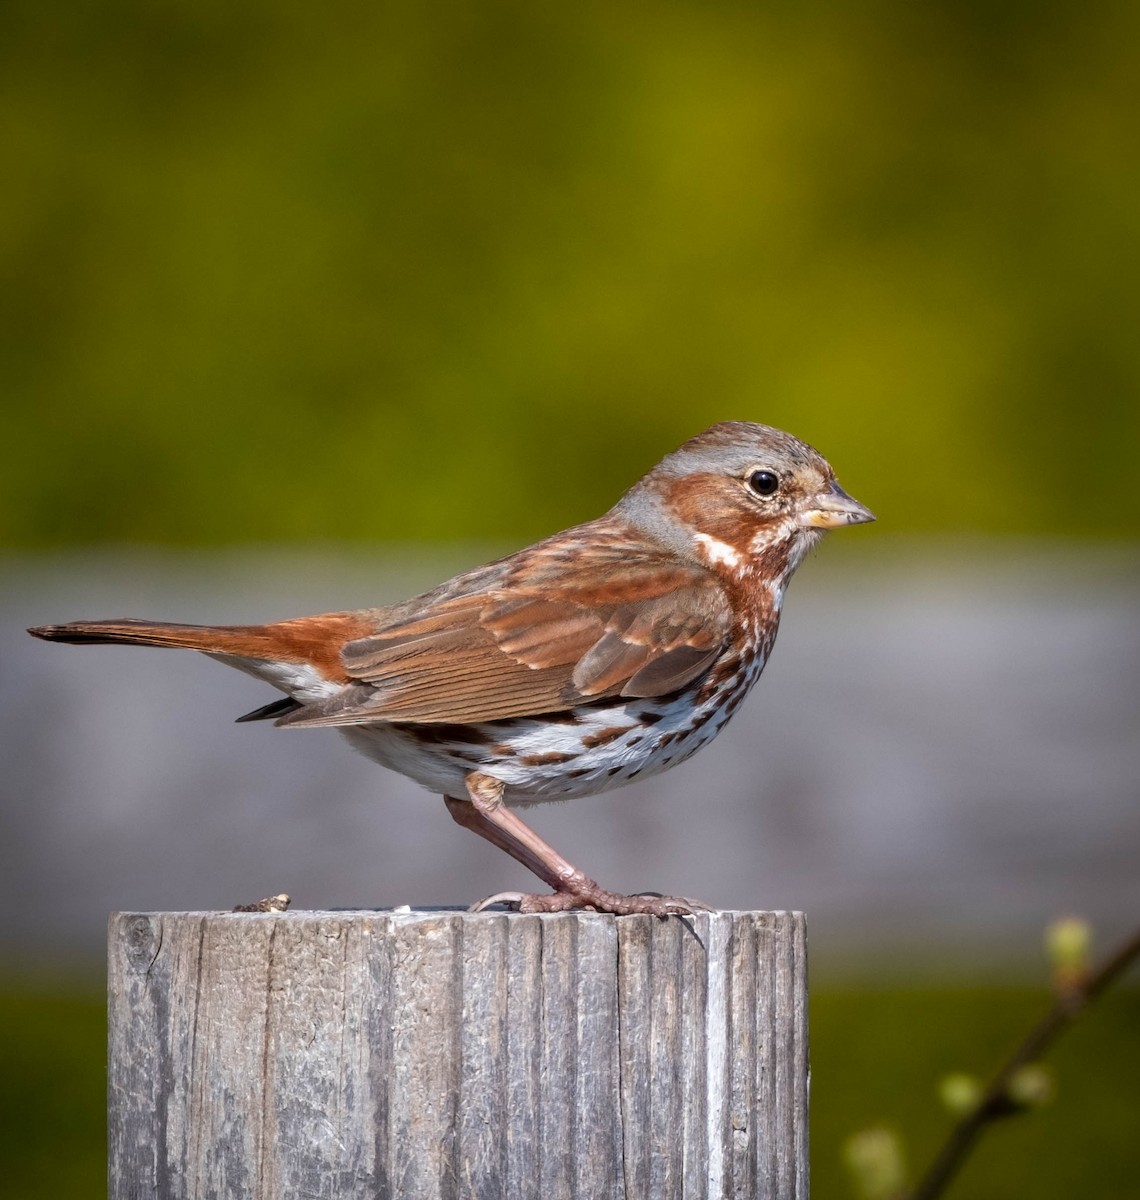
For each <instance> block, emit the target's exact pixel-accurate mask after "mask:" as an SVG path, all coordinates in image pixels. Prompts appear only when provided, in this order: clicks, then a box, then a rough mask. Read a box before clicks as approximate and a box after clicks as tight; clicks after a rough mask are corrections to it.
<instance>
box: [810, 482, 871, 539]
mask: <svg viewBox="0 0 1140 1200" xmlns="http://www.w3.org/2000/svg"><path fill="white" fill-rule="evenodd" d="M874 519H875V514H874V513H873V512H872V511H871V510H870V509H869V508H865V507H864V506H863V505H862V504H860V503H859V501H858V500H854V499H852V497H850V496H849V495H848V494H847V493H846V492H845V491H844V490H843V489H842V488H841V487H840V486H839V484H838V483H836V482H835V480H834V479H833V480H832V481H831V482H830V483H829V484H828V485H827V487H826V488H824V490H823V491H822V492H820V493H819V494H818V495H817V496H813V497H812V499H811V500H809V501H808V503H807V506H806V507H805V508H804V511H803V512H801V513H800V524H801V525H805V526H811V527H813V528H815V529H838V528H840V526H843V525H862V524H864V523H865V522H867V521H873V520H874Z"/></svg>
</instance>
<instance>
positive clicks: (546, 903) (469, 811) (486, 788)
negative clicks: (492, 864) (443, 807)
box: [444, 771, 703, 917]
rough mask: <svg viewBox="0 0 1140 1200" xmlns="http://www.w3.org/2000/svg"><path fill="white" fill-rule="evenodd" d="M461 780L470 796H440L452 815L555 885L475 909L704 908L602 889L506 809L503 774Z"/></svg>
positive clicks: (656, 912)
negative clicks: (544, 891)
mask: <svg viewBox="0 0 1140 1200" xmlns="http://www.w3.org/2000/svg"><path fill="white" fill-rule="evenodd" d="M465 782H466V784H467V794H468V797H469V799H467V800H460V799H458V798H456V797H455V796H445V797H444V801H445V803H446V804H447V809H448V812H450V813H451V815H452V817H453V818H454V820H455V821H457V822H458V823H459V824H460V825H462V826H463V827H464V828H466V829H470V830H471V831H472V832H474V833H477V834H478V835H479V836H480V837H482V838H485V839H486V840H487V841H489V842H490V843H491V844H492V845H494V846H498V847H499V849H500V850H505V851H506V852H507V853H508V854H509V855H510V856H511V857H512V858H514V859H516V860H517V861H518V862H520V863H522V865H523V866H524V867H526V868H527V870H529V871H533V872H534V874H535V875H537V876H538V877H539V879H541V880H542V881H543V882H544V883H547V884H549V885H550V887H552V888H553V889H554V893H553V895H549V896H547V895H531V894H528V893H524V892H501V893H499V894H498V895H496V896H488V897H487V899H486V900H482V901H480V902H479V904H477V905H475V908H476V910H478V909H480V908H483V907H485V906H486V905H488V904H496V903H500V902H503V903H512V904H517V905H518V908H519V911H520V912H564V911H566V910H567V909H572V908H588V909H593V910H595V911H597V912H609V913H617V914H618V915H625V914H627V913H650V914H651V915H653V916H658V917H665V916H668V915H669V914H670V913H690V912H692V911H693V909H694V908H700V907H703V906H701V905H696V904H694V903H693V902H692V901H688V900H684V899H681V898H679V897H676V896H649V895H643V896H624V895H622V894H620V893H619V892H608V891H606V889H605V888H603V887H600V886H599V885H598V884H597V883H595V882H594V880H592V879H591V878H590V877H589V876H588V875H586V874H585V873H584V872H583V871H580V870H579V869H578V868H577V867H575V866H574V865H573V864H572V863H570V862H568V861H567V860H566V859H565V858H563V857H562V855H561V854H559V853H558V851H557V850H555V849H554V847H553V846H551V845H550V844H549V843H547V842H544V841H543V840H542V838H540V837H539V836H538V834H537V833H535V831H534V830H533V829H531V827H530V826H529V825H528V824H527V823H526V822H525V821H523V820H522V818H521V817H519V816H518V815H517V814H515V813H513V812H512V811H511V810H510V809H509V808H507V806H506V805H505V804H504V803H503V789H504V784H503V781H502V780H501V779H495V778H494V777H493V776H491V775H484V774H482V772H479V771H473V772H472V773H471V774H470V775H468V776H467V778H466V780H465Z"/></svg>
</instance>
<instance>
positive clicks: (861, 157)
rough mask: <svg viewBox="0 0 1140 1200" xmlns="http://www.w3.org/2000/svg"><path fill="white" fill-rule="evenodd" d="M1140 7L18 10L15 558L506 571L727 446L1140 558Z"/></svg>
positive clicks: (12, 95) (2, 362)
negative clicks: (305, 549)
mask: <svg viewBox="0 0 1140 1200" xmlns="http://www.w3.org/2000/svg"><path fill="white" fill-rule="evenodd" d="M1138 39H1140V8H1137V7H1136V6H1135V5H1129V4H1124V3H1122V2H1111V0H1110V2H1106V0H1100V2H1094V3H1093V4H1091V5H1081V6H1073V5H1066V4H1060V3H1052V4H1050V3H1046V4H1039V5H1025V4H1012V5H1010V4H1007V5H993V4H982V3H966V4H960V5H956V6H933V5H918V6H916V5H914V4H910V3H905V2H904V0H878V2H877V3H873V4H870V5H862V6H851V5H843V4H838V3H835V2H834V0H832V2H830V3H829V2H826V0H825V2H824V3H820V4H813V5H806V6H800V7H796V6H786V5H778V4H769V5H741V4H738V3H732V2H728V0H721V2H718V3H702V4H695V3H691V2H687V0H672V2H668V0H667V2H665V3H659V2H655V3H652V4H649V3H632V4H626V5H618V6H616V7H615V6H613V5H608V4H602V3H599V2H597V0H586V2H585V3H582V4H575V5H533V4H519V3H517V2H509V0H478V2H477V3H476V2H474V0H471V2H464V0H460V2H457V3H454V4H448V5H446V6H438V5H422V4H408V3H395V4H383V5H377V4H374V3H364V2H363V0H333V3H331V4H328V5H323V6H320V7H319V8H316V7H311V8H305V7H299V6H296V5H280V4H274V3H268V2H267V0H250V2H249V3H244V4H239V5H234V4H224V3H221V2H220V0H195V2H194V3H189V2H188V0H172V2H170V3H164V4H160V5H155V4H152V3H142V2H141V0H87V2H86V3H75V4H67V5H35V4H31V3H27V2H17V3H12V4H9V5H6V6H4V10H3V13H2V14H0V117H2V119H3V123H4V130H5V135H4V137H3V138H2V139H0V170H2V173H3V177H4V179H5V188H4V198H3V201H2V202H0V278H2V280H3V287H2V288H0V305H2V308H3V312H2V314H0V317H2V319H0V370H2V372H3V378H4V380H5V383H4V391H5V404H4V408H5V417H4V428H3V429H0V434H3V440H4V444H5V446H6V450H7V453H6V454H5V463H4V470H3V471H0V544H4V543H7V544H9V545H23V546H42V545H52V544H61V543H71V542H80V541H91V540H99V539H116V540H125V541H152V542H172V543H210V542H227V541H237V542H243V541H249V540H252V539H298V538H329V537H346V538H369V539H372V538H417V539H420V538H446V539H455V538H470V537H476V536H478V537H503V538H512V539H518V538H523V537H529V536H533V535H537V534H540V533H543V532H547V531H550V530H551V529H553V528H555V527H557V526H558V525H560V524H564V523H568V522H571V521H574V520H578V519H583V518H586V517H589V516H593V515H595V514H596V513H598V512H599V511H601V510H603V509H604V508H605V507H607V506H608V505H609V504H610V503H611V502H612V501H613V500H614V499H615V498H616V495H617V494H618V493H619V492H620V490H621V489H622V488H623V487H624V486H626V485H627V484H628V483H629V482H631V481H632V479H633V478H634V477H635V476H636V474H637V473H638V472H639V471H641V470H642V469H643V468H645V467H647V466H649V465H650V464H651V463H652V462H653V461H654V460H655V459H656V458H657V457H658V456H659V455H660V454H661V453H662V452H663V451H665V450H667V449H670V448H672V446H673V445H674V444H676V443H677V442H678V441H679V440H681V439H682V438H684V437H685V436H688V435H689V434H691V433H693V432H695V431H696V430H698V429H700V428H701V427H703V426H704V425H706V424H708V423H709V422H711V421H713V420H717V419H722V418H724V417H729V416H731V417H744V418H750V419H757V420H765V421H768V422H770V423H773V424H777V425H782V426H785V427H788V428H791V429H792V430H793V431H794V432H797V433H799V434H801V435H803V436H805V437H807V438H808V439H809V440H813V441H815V442H817V443H818V444H819V445H820V447H821V449H823V450H824V452H825V453H826V454H828V455H829V457H831V458H832V459H833V460H834V461H835V462H836V463H837V464H838V467H839V470H840V476H841V478H842V479H843V481H844V482H845V484H847V486H849V488H850V489H851V490H852V492H853V493H854V494H855V495H857V496H859V497H861V498H862V499H864V500H865V501H866V502H867V503H868V504H869V505H871V507H873V508H874V509H875V510H876V512H878V513H879V515H880V517H882V518H883V519H884V520H885V521H886V522H887V523H888V525H889V528H891V529H895V530H923V529H937V528H940V529H955V530H982V531H995V532H996V531H1017V532H1051V533H1056V532H1061V533H1075V534H1094V535H1101V534H1103V533H1105V532H1112V531H1117V532H1131V531H1132V529H1133V524H1134V518H1133V515H1132V507H1133V506H1132V503H1131V501H1132V496H1131V486H1132V485H1131V478H1132V475H1133V463H1132V459H1133V455H1134V453H1135V444H1136V440H1137V434H1138V433H1140V405H1138V404H1137V403H1136V395H1137V383H1138V381H1140V340H1138V339H1137V338H1136V336H1135V319H1134V315H1133V312H1134V301H1133V296H1134V292H1135V279H1136V277H1137V274H1138V266H1140V262H1138V258H1140V253H1138V248H1140V239H1138V237H1137V233H1138V229H1137V226H1138V224H1140V208H1138V206H1137V205H1136V202H1135V197H1136V195H1137V193H1138V191H1140V186H1138V185H1140V180H1138V179H1137V173H1138V162H1140V160H1138V159H1137V156H1136V155H1135V154H1134V153H1133V152H1132V151H1133V148H1134V147H1135V145H1136V144H1137V140H1138V138H1137V134H1138V132H1140V131H1138V130H1137V125H1138V123H1140V107H1138V106H1137V105H1136V104H1135V103H1134V102H1133V87H1134V79H1135V74H1136V51H1135V47H1136V45H1137V44H1138Z"/></svg>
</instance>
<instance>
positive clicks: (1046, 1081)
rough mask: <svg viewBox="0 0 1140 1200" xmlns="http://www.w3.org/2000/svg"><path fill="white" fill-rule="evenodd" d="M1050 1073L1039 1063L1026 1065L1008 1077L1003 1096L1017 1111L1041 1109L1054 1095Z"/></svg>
mask: <svg viewBox="0 0 1140 1200" xmlns="http://www.w3.org/2000/svg"><path fill="white" fill-rule="evenodd" d="M1056 1091H1057V1088H1056V1085H1055V1084H1054V1083H1053V1075H1052V1072H1051V1071H1050V1070H1049V1069H1048V1067H1045V1066H1043V1065H1042V1064H1041V1063H1027V1064H1026V1065H1025V1066H1024V1067H1018V1069H1017V1070H1016V1071H1014V1073H1013V1074H1012V1075H1011V1076H1010V1080H1009V1085H1008V1086H1007V1087H1006V1089H1005V1094H1006V1095H1007V1096H1008V1097H1009V1100H1010V1103H1011V1104H1014V1105H1016V1106H1017V1107H1018V1108H1019V1109H1026V1108H1042V1107H1044V1105H1046V1104H1048V1103H1049V1102H1050V1101H1051V1100H1052V1099H1053V1097H1054V1095H1055V1094H1056Z"/></svg>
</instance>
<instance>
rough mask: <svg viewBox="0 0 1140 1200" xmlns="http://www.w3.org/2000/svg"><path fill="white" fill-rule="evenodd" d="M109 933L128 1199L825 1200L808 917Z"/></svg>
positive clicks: (226, 921)
mask: <svg viewBox="0 0 1140 1200" xmlns="http://www.w3.org/2000/svg"><path fill="white" fill-rule="evenodd" d="M109 935H110V938H109V940H110V975H109V991H110V1080H109V1103H110V1121H109V1125H110V1129H109V1136H110V1196H111V1200H127V1198H128V1197H131V1198H136V1197H137V1198H139V1200H141V1198H143V1197H145V1198H146V1200H168V1198H172V1197H179V1198H186V1200H195V1198H199V1197H201V1198H203V1200H204V1198H205V1197H242V1198H245V1197H248V1198H251V1200H291V1198H293V1197H329V1198H330V1200H355V1198H356V1197H362V1198H363V1197H369V1198H379V1200H387V1198H389V1197H391V1198H393V1200H395V1198H398V1197H399V1198H404V1197H406V1198H407V1200H433V1198H435V1197H440V1198H455V1200H459V1198H461V1197H462V1198H470V1200H494V1198H497V1197H502V1198H503V1200H526V1198H528V1197H533V1198H535V1200H539V1198H541V1200H559V1198H563V1197H565V1198H567V1200H569V1198H576V1200H579V1198H580V1200H602V1198H608V1197H614V1198H617V1197H623V1198H625V1197H629V1198H634V1197H637V1198H645V1200H670V1198H673V1197H684V1198H690V1197H702V1198H707V1200H719V1198H720V1197H730V1196H731V1197H742V1198H743V1197H748V1198H749V1200H751V1198H753V1197H764V1198H768V1197H780V1198H787V1200H793V1198H795V1200H806V1197H807V1194H808V1165H807V1120H808V1062H807V975H806V962H805V938H804V919H803V915H802V914H801V913H783V912H772V913H764V912H726V913H709V914H701V915H699V916H697V917H694V918H686V919H685V920H684V921H682V920H680V919H677V918H669V919H668V920H663V921H662V920H658V919H656V918H652V917H643V916H632V917H618V918H614V917H611V916H604V915H600V914H597V913H560V914H556V915H542V916H520V915H517V914H513V913H511V914H507V913H478V914H469V913H466V912H458V911H451V910H447V911H418V912H321V913H317V912H311V913H308V912H296V913H281V914H278V913H264V914H262V913H257V914H253V913H117V914H115V915H113V916H112V917H111V922H110V930H109Z"/></svg>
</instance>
